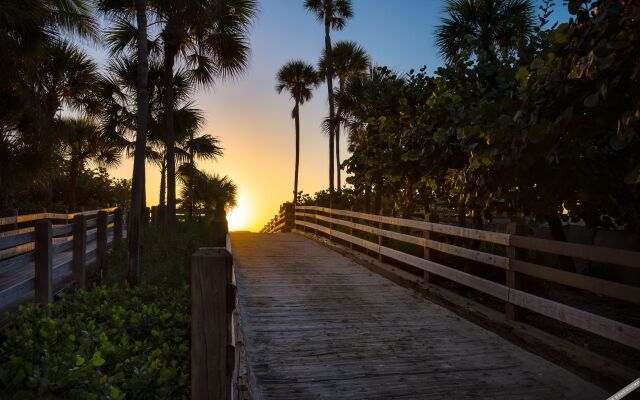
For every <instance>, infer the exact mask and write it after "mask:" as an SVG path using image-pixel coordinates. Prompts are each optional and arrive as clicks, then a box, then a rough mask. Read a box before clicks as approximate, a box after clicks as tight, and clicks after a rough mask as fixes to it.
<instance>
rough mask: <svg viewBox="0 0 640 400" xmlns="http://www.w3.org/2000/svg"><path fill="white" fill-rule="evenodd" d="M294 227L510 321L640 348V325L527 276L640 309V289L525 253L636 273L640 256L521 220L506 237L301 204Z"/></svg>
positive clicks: (636, 253) (509, 230)
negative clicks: (456, 262) (547, 323)
mask: <svg viewBox="0 0 640 400" xmlns="http://www.w3.org/2000/svg"><path fill="white" fill-rule="evenodd" d="M279 220H282V217H281V216H279ZM294 224H295V229H294V230H293V231H294V232H298V233H303V234H306V233H309V232H313V233H315V234H316V236H315V237H318V236H324V237H326V238H328V239H330V240H336V239H339V240H341V241H344V242H347V243H348V244H349V245H350V246H352V247H354V246H355V247H359V248H360V249H362V250H364V251H369V252H373V253H374V254H376V255H377V256H378V258H379V259H380V260H382V259H383V258H384V257H386V258H388V259H392V260H395V261H398V262H400V263H402V264H404V265H408V266H411V267H414V268H417V269H418V270H421V271H422V272H423V274H424V276H423V279H424V281H426V282H429V281H431V280H432V279H433V278H434V276H439V277H444V278H446V279H449V280H451V281H453V282H456V283H458V284H461V285H464V286H467V287H470V288H473V289H475V290H478V291H480V292H482V293H485V294H488V295H490V296H492V297H495V298H497V299H500V300H502V301H504V303H505V313H506V316H507V318H510V319H519V318H520V316H519V314H520V312H521V311H522V310H529V311H533V312H535V313H538V314H541V315H543V316H545V317H549V318H552V319H555V320H558V321H561V322H563V323H565V324H568V325H571V326H574V327H577V328H580V329H583V330H585V331H587V332H590V333H593V334H596V335H599V336H602V337H605V338H607V339H610V340H613V341H616V342H618V343H622V344H624V345H627V346H630V347H633V348H635V349H640V329H639V328H637V327H634V326H630V325H627V324H624V323H621V322H618V321H615V320H612V319H609V318H605V317H603V316H600V315H596V314H593V313H591V312H587V311H584V310H581V309H578V308H575V307H572V306H569V305H566V304H562V303H559V302H557V301H553V300H550V299H548V298H544V297H541V296H538V295H536V294H532V293H529V292H527V289H526V281H527V277H534V278H538V279H542V280H545V281H550V282H555V283H559V284H562V285H565V286H569V287H573V288H578V289H582V290H585V291H589V292H592V293H596V294H598V295H603V296H607V297H610V298H614V299H619V300H623V301H626V302H630V303H634V304H640V288H638V287H636V286H630V285H626V284H622V283H617V282H613V281H609V280H605V279H600V278H595V277H592V276H587V275H583V274H579V273H574V272H568V271H564V270H560V269H556V268H552V267H548V266H543V265H538V264H534V263H532V262H529V261H526V260H524V259H523V257H522V254H521V253H522V252H523V250H532V251H536V252H544V253H550V254H555V255H558V256H567V257H575V258H579V259H584V260H590V261H595V262H601V263H607V264H613V265H618V266H622V267H627V268H634V269H635V268H640V252H633V251H626V250H619V249H612V248H606V247H599V246H591V245H584V244H576V243H566V242H557V241H552V240H546V239H538V238H533V237H526V236H521V235H518V234H516V233H518V226H517V225H516V224H515V223H510V224H509V225H508V226H507V233H498V232H489V231H481V230H476V229H469V228H462V227H457V226H451V225H444V224H438V223H434V222H428V221H418V220H410V219H401V218H394V217H388V216H381V215H373V214H365V213H360V212H353V211H346V210H336V209H329V208H323V207H314V206H298V207H296V212H295V222H294ZM280 225H281V223H280V224H276V223H275V222H274V223H272V224H271V225H270V226H273V228H272V229H271V230H269V229H265V230H264V231H265V232H275V231H278V226H280ZM391 227H395V228H396V229H395V230H393V229H391ZM356 233H358V235H359V236H357V235H356ZM417 234H422V236H417ZM312 236H313V235H312ZM452 238H461V239H466V240H460V239H454V240H452ZM390 239H392V240H395V241H398V242H402V243H409V244H412V245H415V246H419V247H422V248H423V250H424V251H423V256H422V257H419V256H416V255H412V254H408V252H403V251H400V250H396V249H393V248H391V247H390V246H389V244H388V241H389V240H390ZM469 242H475V243H477V244H478V243H479V242H484V243H485V244H486V245H485V247H494V248H498V249H502V250H503V251H502V253H503V254H504V255H500V254H493V253H490V252H488V251H481V250H478V249H479V248H481V247H480V246H477V245H476V246H468V243H469ZM454 243H455V244H454ZM464 243H466V244H464ZM434 251H435V252H434ZM437 252H440V253H444V254H447V255H451V256H456V257H460V258H462V259H466V260H470V261H473V262H475V263H479V264H484V265H485V266H488V267H492V268H498V269H500V270H503V271H504V274H505V279H504V281H505V284H502V283H498V282H496V281H493V280H489V279H484V278H481V277H479V276H476V275H475V274H472V273H470V272H467V271H463V270H460V269H457V268H453V267H450V266H447V265H444V263H443V261H442V260H441V258H442V257H441V256H440V255H438V254H437ZM496 253H498V251H496Z"/></svg>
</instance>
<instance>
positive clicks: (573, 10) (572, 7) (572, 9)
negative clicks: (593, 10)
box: [569, 0, 582, 15]
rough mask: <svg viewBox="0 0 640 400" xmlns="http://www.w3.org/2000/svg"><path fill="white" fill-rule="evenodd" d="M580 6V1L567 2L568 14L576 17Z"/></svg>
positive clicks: (570, 0)
mask: <svg viewBox="0 0 640 400" xmlns="http://www.w3.org/2000/svg"><path fill="white" fill-rule="evenodd" d="M581 6H582V1H580V0H569V14H572V15H576V14H577V13H578V11H579V10H580V7H581Z"/></svg>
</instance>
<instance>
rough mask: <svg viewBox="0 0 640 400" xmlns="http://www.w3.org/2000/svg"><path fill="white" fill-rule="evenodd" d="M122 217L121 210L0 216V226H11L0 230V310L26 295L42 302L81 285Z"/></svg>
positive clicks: (117, 234)
mask: <svg viewBox="0 0 640 400" xmlns="http://www.w3.org/2000/svg"><path fill="white" fill-rule="evenodd" d="M123 217H124V216H123V212H122V209H120V208H108V209H103V210H92V211H85V212H78V213H73V214H55V213H40V214H31V215H18V216H14V217H5V218H0V226H4V227H5V229H6V228H7V227H8V226H9V228H10V229H11V228H13V229H11V230H8V231H5V232H2V233H0V309H4V308H7V307H10V306H12V305H15V304H17V303H20V302H24V301H29V300H31V299H35V301H36V302H38V303H40V304H44V305H46V304H48V303H50V302H51V301H52V299H53V294H54V292H55V291H57V290H59V289H60V288H64V287H67V286H69V285H70V284H74V283H75V284H77V285H78V286H80V287H82V288H85V287H86V285H87V269H88V268H89V267H95V269H96V271H98V272H99V271H100V270H101V268H102V266H103V264H104V260H105V257H106V255H107V251H108V249H109V248H111V247H113V245H114V244H117V243H118V242H120V241H121V240H122V237H123V231H124V228H123V226H124V218H123ZM53 221H56V222H61V223H57V224H55V225H54V224H53ZM24 224H27V225H30V226H26V227H25V226H22V227H20V225H24Z"/></svg>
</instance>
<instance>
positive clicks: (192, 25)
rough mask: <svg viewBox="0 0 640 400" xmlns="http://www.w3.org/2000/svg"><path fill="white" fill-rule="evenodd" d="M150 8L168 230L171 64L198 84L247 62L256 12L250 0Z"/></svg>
mask: <svg viewBox="0 0 640 400" xmlns="http://www.w3.org/2000/svg"><path fill="white" fill-rule="evenodd" d="M154 9H155V12H156V14H157V16H158V21H159V22H161V23H162V24H163V29H162V32H161V34H160V36H161V38H162V42H163V50H164V71H165V123H166V135H167V140H166V142H167V145H168V147H167V195H168V196H167V208H168V210H167V211H168V218H167V221H168V226H169V230H170V232H174V231H175V224H176V217H175V210H176V182H175V178H176V175H175V172H176V171H175V168H176V162H175V147H174V140H175V128H174V115H173V110H174V96H173V81H172V80H173V69H174V65H175V63H176V61H180V60H182V61H184V62H185V64H186V66H187V67H188V68H189V71H190V73H191V76H192V79H193V80H194V81H195V82H196V83H198V84H200V85H203V86H208V85H211V84H213V81H214V79H215V78H216V77H223V78H224V77H234V76H237V75H238V74H240V73H241V72H242V71H244V69H245V68H246V66H247V60H248V54H249V40H248V29H249V27H250V25H251V23H252V21H253V18H254V16H255V14H256V9H257V2H256V0H203V1H182V2H176V1H174V0H156V1H155V2H154Z"/></svg>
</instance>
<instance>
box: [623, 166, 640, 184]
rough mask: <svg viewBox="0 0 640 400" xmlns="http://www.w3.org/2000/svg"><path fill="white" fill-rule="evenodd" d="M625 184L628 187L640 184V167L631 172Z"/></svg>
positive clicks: (625, 179)
mask: <svg viewBox="0 0 640 400" xmlns="http://www.w3.org/2000/svg"><path fill="white" fill-rule="evenodd" d="M624 183H626V184H628V185H637V184H639V183H640V165H638V166H637V167H635V168H634V169H632V170H631V171H629V173H628V174H627V175H626V176H625V177H624Z"/></svg>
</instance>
